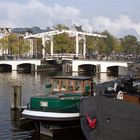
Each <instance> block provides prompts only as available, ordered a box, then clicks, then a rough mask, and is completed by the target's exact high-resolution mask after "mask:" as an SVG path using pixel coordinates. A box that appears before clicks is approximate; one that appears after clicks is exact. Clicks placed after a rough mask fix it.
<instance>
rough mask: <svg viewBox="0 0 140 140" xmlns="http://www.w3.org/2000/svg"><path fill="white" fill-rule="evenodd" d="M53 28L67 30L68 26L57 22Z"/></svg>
mask: <svg viewBox="0 0 140 140" xmlns="http://www.w3.org/2000/svg"><path fill="white" fill-rule="evenodd" d="M54 29H55V30H69V27H67V26H65V25H63V24H57V25H55V26H54Z"/></svg>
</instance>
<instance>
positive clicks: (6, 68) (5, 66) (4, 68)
mask: <svg viewBox="0 0 140 140" xmlns="http://www.w3.org/2000/svg"><path fill="white" fill-rule="evenodd" d="M11 71H12V65H10V64H0V72H11Z"/></svg>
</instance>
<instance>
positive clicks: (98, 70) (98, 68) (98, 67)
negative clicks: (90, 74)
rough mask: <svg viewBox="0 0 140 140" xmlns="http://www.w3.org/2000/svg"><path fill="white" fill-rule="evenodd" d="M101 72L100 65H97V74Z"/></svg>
mask: <svg viewBox="0 0 140 140" xmlns="http://www.w3.org/2000/svg"><path fill="white" fill-rule="evenodd" d="M100 72H101V66H100V64H97V65H96V73H100Z"/></svg>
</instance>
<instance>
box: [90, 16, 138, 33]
mask: <svg viewBox="0 0 140 140" xmlns="http://www.w3.org/2000/svg"><path fill="white" fill-rule="evenodd" d="M92 23H93V26H94V27H95V28H96V29H97V30H99V31H103V30H108V31H109V32H111V33H112V34H115V35H117V34H118V32H120V31H121V30H130V29H133V30H134V31H135V32H136V33H138V34H139V35H140V22H138V23H135V22H133V21H132V20H131V19H130V18H129V17H128V16H125V15H120V16H119V17H118V18H116V19H115V20H111V19H110V18H108V17H103V16H99V17H95V18H93V20H92Z"/></svg>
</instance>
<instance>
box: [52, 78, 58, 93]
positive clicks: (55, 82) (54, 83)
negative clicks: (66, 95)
mask: <svg viewBox="0 0 140 140" xmlns="http://www.w3.org/2000/svg"><path fill="white" fill-rule="evenodd" d="M53 91H59V80H54V81H53Z"/></svg>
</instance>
